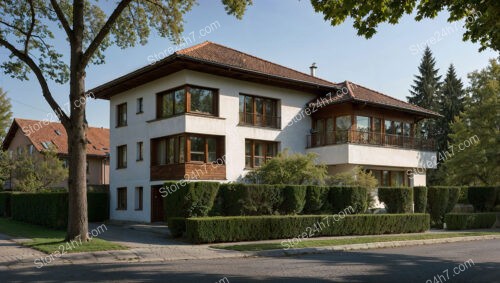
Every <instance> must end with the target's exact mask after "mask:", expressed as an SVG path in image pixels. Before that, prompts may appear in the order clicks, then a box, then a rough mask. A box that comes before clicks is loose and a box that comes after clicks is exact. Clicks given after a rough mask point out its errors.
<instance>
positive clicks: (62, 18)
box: [50, 0, 73, 40]
mask: <svg viewBox="0 0 500 283" xmlns="http://www.w3.org/2000/svg"><path fill="white" fill-rule="evenodd" d="M50 3H51V4H52V7H53V8H54V11H55V12H56V15H57V18H58V19H59V21H60V22H61V25H62V26H63V28H64V31H66V35H67V36H68V39H69V40H72V37H73V30H71V27H70V26H69V23H68V20H67V19H66V16H64V13H63V12H62V10H61V7H59V4H57V2H56V0H50Z"/></svg>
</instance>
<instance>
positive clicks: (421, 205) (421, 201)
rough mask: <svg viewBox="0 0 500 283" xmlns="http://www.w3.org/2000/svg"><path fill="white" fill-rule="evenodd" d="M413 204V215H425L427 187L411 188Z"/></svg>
mask: <svg viewBox="0 0 500 283" xmlns="http://www.w3.org/2000/svg"><path fill="white" fill-rule="evenodd" d="M413 202H414V204H415V207H414V211H415V213H425V209H426V207H427V187H414V188H413Z"/></svg>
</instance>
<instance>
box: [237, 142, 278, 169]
mask: <svg viewBox="0 0 500 283" xmlns="http://www.w3.org/2000/svg"><path fill="white" fill-rule="evenodd" d="M247 142H250V146H251V149H250V167H249V166H247V164H246V158H247V150H246V145H247ZM256 143H261V144H263V145H264V164H265V163H266V162H267V161H268V160H269V159H271V158H274V157H276V155H277V154H278V151H279V142H277V141H265V140H255V139H245V168H246V169H254V168H259V167H260V166H256V165H255V157H256V155H255V144H256ZM269 145H272V146H274V147H275V152H274V156H268V153H269V150H268V147H269Z"/></svg>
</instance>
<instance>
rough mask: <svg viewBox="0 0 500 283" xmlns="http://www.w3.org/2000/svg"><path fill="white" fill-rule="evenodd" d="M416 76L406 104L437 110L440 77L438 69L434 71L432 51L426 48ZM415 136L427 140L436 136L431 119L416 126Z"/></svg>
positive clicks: (434, 61)
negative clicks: (417, 135)
mask: <svg viewBox="0 0 500 283" xmlns="http://www.w3.org/2000/svg"><path fill="white" fill-rule="evenodd" d="M418 72H419V74H418V75H415V79H414V80H413V85H412V86H411V89H410V96H407V97H406V98H407V99H408V102H409V103H411V104H414V105H417V106H420V107H423V108H425V109H429V110H436V109H437V92H438V89H439V86H440V82H439V81H440V80H441V76H439V75H438V72H439V69H436V60H435V59H434V57H433V55H432V51H431V49H430V48H429V46H427V47H426V48H425V51H424V55H423V57H422V60H421V62H420V66H419V67H418ZM417 134H422V135H423V137H426V138H429V137H431V136H433V135H435V134H436V126H435V122H434V121H433V120H431V119H428V120H424V121H421V122H420V123H419V125H417Z"/></svg>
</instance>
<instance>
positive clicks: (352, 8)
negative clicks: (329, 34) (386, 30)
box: [311, 0, 500, 51]
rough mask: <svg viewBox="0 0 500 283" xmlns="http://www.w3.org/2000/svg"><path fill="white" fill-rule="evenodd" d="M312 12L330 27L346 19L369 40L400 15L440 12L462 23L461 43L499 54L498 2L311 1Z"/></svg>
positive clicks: (418, 16) (429, 15)
mask: <svg viewBox="0 0 500 283" xmlns="http://www.w3.org/2000/svg"><path fill="white" fill-rule="evenodd" d="M311 3H312V5H313V7H314V10H315V11H316V12H318V13H322V14H323V15H324V18H325V20H326V21H329V22H330V23H331V24H332V25H333V26H337V25H340V24H341V23H343V22H344V21H345V20H346V19H347V18H348V17H349V18H351V19H352V20H353V21H354V24H353V26H354V28H355V29H357V30H358V35H361V36H364V37H366V38H371V37H372V36H373V35H374V34H375V33H376V32H377V28H378V25H379V24H381V23H390V24H393V25H394V24H397V23H398V22H399V20H400V19H401V17H402V16H403V15H405V14H406V15H411V14H412V13H413V12H414V11H416V16H415V20H416V21H420V20H422V19H424V18H430V19H433V18H435V17H436V16H437V15H438V13H439V12H442V11H448V12H449V14H450V15H449V17H448V21H449V22H455V21H460V20H464V19H465V33H464V35H463V40H464V41H467V40H470V41H472V42H474V43H476V42H479V43H480V44H481V48H480V50H484V49H486V48H488V47H489V48H491V49H493V50H496V51H500V29H499V28H498V27H499V25H500V23H499V19H500V18H499V17H498V15H500V2H498V1H462V0H448V1H423V0H420V1H419V0H408V1H398V0H388V1H358V0H311Z"/></svg>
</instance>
